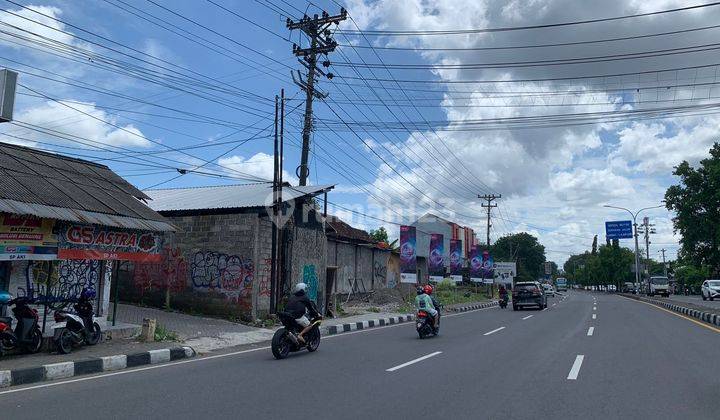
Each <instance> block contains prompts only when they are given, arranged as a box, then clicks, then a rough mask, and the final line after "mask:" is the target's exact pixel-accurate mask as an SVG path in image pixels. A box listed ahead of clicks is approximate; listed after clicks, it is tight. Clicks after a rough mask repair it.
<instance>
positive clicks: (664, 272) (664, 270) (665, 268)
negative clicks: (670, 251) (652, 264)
mask: <svg viewBox="0 0 720 420" xmlns="http://www.w3.org/2000/svg"><path fill="white" fill-rule="evenodd" d="M665 251H667V250H666V249H665V248H663V249H661V250H660V251H658V252H661V253H662V258H663V275H664V276H665V277H667V263H666V262H665Z"/></svg>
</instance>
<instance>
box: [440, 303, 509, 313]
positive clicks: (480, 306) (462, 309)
mask: <svg viewBox="0 0 720 420" xmlns="http://www.w3.org/2000/svg"><path fill="white" fill-rule="evenodd" d="M497 304H498V303H497V302H496V301H492V302H485V303H476V304H472V305H468V306H456V307H453V308H448V309H447V311H448V312H467V311H475V310H478V309H484V308H489V307H491V306H497Z"/></svg>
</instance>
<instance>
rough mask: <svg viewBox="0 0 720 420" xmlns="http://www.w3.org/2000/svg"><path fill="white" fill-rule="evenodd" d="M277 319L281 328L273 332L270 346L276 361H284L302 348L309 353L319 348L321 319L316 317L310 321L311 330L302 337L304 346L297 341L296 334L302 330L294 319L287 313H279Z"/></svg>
mask: <svg viewBox="0 0 720 420" xmlns="http://www.w3.org/2000/svg"><path fill="white" fill-rule="evenodd" d="M278 318H280V322H281V323H282V324H283V328H280V329H279V330H277V331H275V335H273V338H272V344H271V349H272V354H273V356H275V358H276V359H284V358H286V357H288V355H289V354H290V353H291V352H296V351H300V350H302V349H304V348H307V350H308V351H309V352H313V351H315V350H317V349H318V347H319V346H320V323H321V322H322V317H320V316H318V317H315V318H313V319H312V320H310V323H311V325H312V328H311V329H310V331H308V332H307V333H306V334H305V335H304V336H303V338H304V339H305V344H304V345H303V344H301V343H300V340H298V334H300V332H301V331H302V330H303V328H302V326H300V324H298V323H297V322H296V321H295V318H293V317H292V315H290V314H289V313H287V312H279V313H278Z"/></svg>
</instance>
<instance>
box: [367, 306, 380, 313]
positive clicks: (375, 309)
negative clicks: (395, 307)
mask: <svg viewBox="0 0 720 420" xmlns="http://www.w3.org/2000/svg"><path fill="white" fill-rule="evenodd" d="M368 312H375V313H378V312H380V308H378V307H377V306H371V307H369V308H368Z"/></svg>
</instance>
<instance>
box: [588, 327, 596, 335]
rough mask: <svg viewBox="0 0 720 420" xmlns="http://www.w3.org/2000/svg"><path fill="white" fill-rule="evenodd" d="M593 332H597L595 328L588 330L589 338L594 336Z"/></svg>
mask: <svg viewBox="0 0 720 420" xmlns="http://www.w3.org/2000/svg"><path fill="white" fill-rule="evenodd" d="M593 332H595V327H590V328H588V337H590V336H591V335H593Z"/></svg>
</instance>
